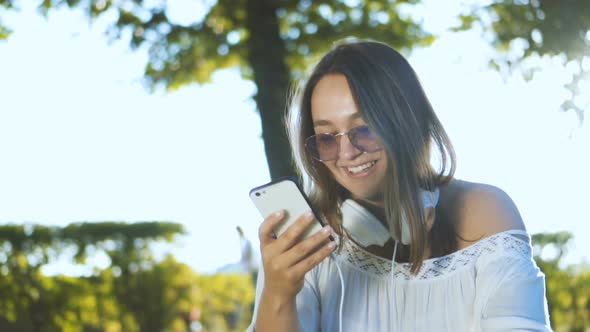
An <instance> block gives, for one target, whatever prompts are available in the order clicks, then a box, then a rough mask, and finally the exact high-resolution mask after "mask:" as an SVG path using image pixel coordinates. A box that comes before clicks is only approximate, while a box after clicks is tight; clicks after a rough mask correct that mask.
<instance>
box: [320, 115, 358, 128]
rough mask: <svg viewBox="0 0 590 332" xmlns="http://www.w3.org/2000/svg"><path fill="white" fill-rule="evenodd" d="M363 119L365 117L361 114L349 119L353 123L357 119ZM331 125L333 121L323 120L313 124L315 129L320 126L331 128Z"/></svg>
mask: <svg viewBox="0 0 590 332" xmlns="http://www.w3.org/2000/svg"><path fill="white" fill-rule="evenodd" d="M362 117H363V116H362V115H361V113H360V112H356V113H354V114H353V115H351V116H350V117H349V118H348V121H353V120H356V119H359V118H361V119H362ZM331 124H332V122H331V121H329V120H321V119H320V120H317V121H314V122H313V126H314V127H320V126H329V125H331Z"/></svg>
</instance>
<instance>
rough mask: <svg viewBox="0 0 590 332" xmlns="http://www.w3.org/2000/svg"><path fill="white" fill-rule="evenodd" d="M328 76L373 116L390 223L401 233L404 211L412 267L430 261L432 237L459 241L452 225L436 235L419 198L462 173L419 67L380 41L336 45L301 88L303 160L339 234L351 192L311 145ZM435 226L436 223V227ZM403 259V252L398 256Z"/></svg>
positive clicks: (298, 148) (439, 247)
mask: <svg viewBox="0 0 590 332" xmlns="http://www.w3.org/2000/svg"><path fill="white" fill-rule="evenodd" d="M328 74H342V75H344V76H345V77H346V79H347V81H348V85H349V87H350V90H351V93H352V95H353V98H354V100H355V102H356V106H357V108H358V110H359V112H360V113H361V114H362V116H363V119H364V120H365V122H366V123H367V124H368V125H369V126H370V127H371V128H372V129H373V130H374V131H375V132H376V134H377V136H378V137H379V139H380V140H381V142H382V144H383V146H384V150H385V154H386V156H387V161H388V169H387V172H386V179H385V187H384V206H385V215H386V219H387V220H386V222H387V225H388V226H389V230H390V233H392V234H398V236H396V237H397V238H400V236H399V234H401V230H400V220H401V218H402V215H405V216H406V217H407V218H408V222H409V225H410V234H411V246H410V248H409V260H410V262H411V263H412V272H414V273H416V272H417V271H418V270H419V268H420V266H421V265H422V262H423V259H424V254H425V250H426V248H427V242H428V241H434V242H431V243H430V249H431V251H432V252H433V253H437V254H446V252H444V251H449V250H451V249H450V248H454V247H456V238H455V236H452V235H453V234H454V229H453V226H452V225H451V224H448V223H447V224H446V226H445V227H443V228H445V229H441V226H443V225H436V227H435V228H436V230H437V232H439V233H440V234H444V236H442V237H441V236H438V237H437V236H434V237H433V236H432V235H431V236H429V234H428V230H427V228H426V223H425V216H424V211H423V210H422V206H421V200H420V197H419V190H420V188H422V189H425V190H434V189H435V188H436V187H437V186H440V185H443V184H445V183H447V182H448V181H450V179H451V178H452V177H453V174H454V172H455V152H454V149H453V146H452V144H451V142H450V140H449V137H448V135H447V134H446V132H445V130H444V128H443V126H442V124H441V123H440V121H439V120H438V118H437V116H436V114H435V113H434V110H433V109H432V106H431V104H430V102H429V101H428V98H427V97H426V94H425V93H424V90H423V89H422V86H421V84H420V82H419V80H418V77H417V76H416V73H415V72H414V70H413V69H412V67H411V66H410V64H409V63H408V62H407V61H406V59H405V58H404V57H403V56H402V55H401V54H400V53H398V52H397V51H396V50H394V49H393V48H391V47H389V46H388V45H385V44H383V43H380V42H375V41H352V42H351V41H347V42H342V43H338V44H336V46H335V47H333V48H332V50H330V51H329V52H328V53H327V54H326V55H324V56H323V57H322V59H321V60H320V61H319V63H318V64H317V65H316V66H315V67H314V69H313V71H312V73H311V74H310V75H309V77H308V79H307V80H306V81H305V82H304V83H303V84H302V85H301V86H299V87H298V90H297V91H295V96H294V97H293V98H292V100H291V105H290V108H289V112H288V118H287V119H288V122H289V123H288V124H287V128H289V134H290V138H291V145H292V147H293V151H294V154H295V156H294V157H295V158H294V159H295V160H296V163H297V166H298V169H299V171H300V173H301V176H302V178H303V180H304V183H306V188H307V190H308V192H309V195H310V199H311V201H312V204H314V205H315V206H316V207H317V208H318V209H319V210H320V211H321V212H322V213H323V216H324V218H325V219H326V220H327V221H328V222H329V223H330V225H331V226H332V227H333V228H334V229H335V231H336V232H337V233H338V234H341V235H342V234H344V230H343V228H342V223H341V219H342V215H341V212H340V205H341V204H342V202H343V201H344V200H346V199H347V198H349V197H350V194H349V193H348V191H347V190H346V189H344V187H342V186H341V185H340V184H338V182H336V181H335V180H334V178H333V176H332V174H331V173H330V171H329V170H328V168H327V167H326V166H325V165H324V164H323V163H321V162H318V161H316V160H315V159H313V158H312V157H311V156H310V155H309V154H308V153H307V152H306V150H305V139H306V138H307V137H309V136H311V135H313V134H314V129H313V121H312V115H311V114H312V113H311V97H312V94H313V90H314V88H315V86H316V84H317V83H318V82H319V80H320V79H321V78H322V77H324V76H325V75H328ZM433 143H434V144H435V145H436V147H437V148H438V151H439V164H440V169H439V170H438V171H437V170H435V169H434V167H433V166H432V164H431V154H430V152H431V145H432V144H433ZM433 230H434V229H433ZM394 259H395V258H394Z"/></svg>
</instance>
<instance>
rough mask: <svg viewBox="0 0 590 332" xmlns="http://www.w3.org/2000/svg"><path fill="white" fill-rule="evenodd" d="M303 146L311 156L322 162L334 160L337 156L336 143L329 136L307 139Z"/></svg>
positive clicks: (323, 135) (332, 136) (321, 135)
mask: <svg viewBox="0 0 590 332" xmlns="http://www.w3.org/2000/svg"><path fill="white" fill-rule="evenodd" d="M305 145H306V146H307V149H308V150H309V152H310V153H311V155H312V156H313V157H314V158H316V159H318V160H322V161H327V160H334V159H336V158H337V155H338V143H337V142H336V138H335V137H334V135H331V134H317V135H313V136H310V137H308V138H307V139H306V140H305Z"/></svg>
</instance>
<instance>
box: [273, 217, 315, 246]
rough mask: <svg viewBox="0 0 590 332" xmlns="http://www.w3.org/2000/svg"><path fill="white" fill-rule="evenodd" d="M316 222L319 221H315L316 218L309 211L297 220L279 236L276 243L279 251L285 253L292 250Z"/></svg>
mask: <svg viewBox="0 0 590 332" xmlns="http://www.w3.org/2000/svg"><path fill="white" fill-rule="evenodd" d="M314 222H317V221H315V216H314V215H313V212H311V211H308V212H306V213H304V214H303V215H301V216H300V217H299V218H297V220H295V222H294V223H293V224H292V225H291V226H289V227H288V228H287V230H285V232H284V233H283V234H281V235H280V236H279V238H278V241H277V243H276V245H277V247H278V249H279V251H281V252H283V251H287V250H288V249H289V248H291V247H292V246H293V245H294V244H295V243H296V242H298V241H299V239H300V238H301V235H302V234H303V233H304V232H305V231H306V230H307V228H308V227H309V226H310V225H311V224H312V223H314Z"/></svg>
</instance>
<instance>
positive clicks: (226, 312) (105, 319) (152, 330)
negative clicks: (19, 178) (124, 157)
mask: <svg viewBox="0 0 590 332" xmlns="http://www.w3.org/2000/svg"><path fill="white" fill-rule="evenodd" d="M184 232H185V231H184V229H183V227H182V226H181V225H179V224H175V223H169V222H140V223H133V224H128V223H122V222H102V223H73V224H70V225H67V226H65V227H57V226H41V225H32V224H30V225H0V331H3V332H17V331H18V332H54V331H55V332H57V331H60V332H62V331H63V332H91V331H92V332H162V331H170V332H186V331H188V326H189V324H190V320H191V319H192V320H194V319H199V320H202V322H203V325H204V327H205V328H206V331H242V330H244V329H245V327H246V326H247V324H248V322H249V320H250V317H251V315H252V313H251V307H250V304H251V303H252V302H253V300H254V288H253V283H252V279H251V278H250V276H247V275H201V274H196V273H194V272H193V270H192V269H191V268H190V267H189V266H187V265H186V264H183V263H180V262H178V261H176V260H175V259H174V257H172V256H170V255H168V256H166V257H165V258H164V259H162V260H160V261H157V260H156V259H155V258H154V255H153V253H152V249H151V244H153V243H155V242H158V241H166V242H171V241H173V240H174V238H175V236H178V235H182V234H184ZM99 251H102V252H104V253H106V254H107V255H108V256H109V258H110V259H111V262H112V264H111V265H110V266H108V267H106V268H104V269H95V270H94V271H93V272H92V273H91V275H88V276H80V277H72V276H64V275H56V276H47V275H45V274H43V271H42V268H43V267H44V266H46V265H47V264H49V263H52V262H56V261H57V260H59V259H63V258H65V257H67V256H65V255H66V254H68V253H71V252H73V253H74V257H72V262H75V263H77V264H85V263H86V260H87V259H88V258H89V257H92V256H93V255H94V254H96V252H99Z"/></svg>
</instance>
